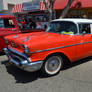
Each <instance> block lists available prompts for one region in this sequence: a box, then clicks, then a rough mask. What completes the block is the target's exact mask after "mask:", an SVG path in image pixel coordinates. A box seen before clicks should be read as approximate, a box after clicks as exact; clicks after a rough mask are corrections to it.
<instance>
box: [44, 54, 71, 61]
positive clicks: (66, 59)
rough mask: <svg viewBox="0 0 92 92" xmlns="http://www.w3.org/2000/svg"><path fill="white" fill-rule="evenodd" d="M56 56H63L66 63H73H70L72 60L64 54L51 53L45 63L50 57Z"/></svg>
mask: <svg viewBox="0 0 92 92" xmlns="http://www.w3.org/2000/svg"><path fill="white" fill-rule="evenodd" d="M54 55H60V56H62V57H63V59H64V62H65V63H71V61H70V59H69V58H68V56H66V55H65V54H64V53H62V52H53V53H50V54H48V56H47V57H46V58H45V59H44V61H46V60H47V59H48V58H49V57H51V56H54Z"/></svg>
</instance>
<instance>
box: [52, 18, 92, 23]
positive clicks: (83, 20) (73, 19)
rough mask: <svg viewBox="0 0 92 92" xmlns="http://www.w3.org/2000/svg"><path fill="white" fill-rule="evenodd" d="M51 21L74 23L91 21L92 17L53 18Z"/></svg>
mask: <svg viewBox="0 0 92 92" xmlns="http://www.w3.org/2000/svg"><path fill="white" fill-rule="evenodd" d="M53 21H71V22H74V23H92V19H80V18H64V19H55V20H53Z"/></svg>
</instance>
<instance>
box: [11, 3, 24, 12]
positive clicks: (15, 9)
mask: <svg viewBox="0 0 92 92" xmlns="http://www.w3.org/2000/svg"><path fill="white" fill-rule="evenodd" d="M11 12H12V13H17V12H23V4H16V5H15V6H14V7H13V9H12V11H11Z"/></svg>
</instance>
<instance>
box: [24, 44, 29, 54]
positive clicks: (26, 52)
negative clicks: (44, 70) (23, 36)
mask: <svg viewBox="0 0 92 92" xmlns="http://www.w3.org/2000/svg"><path fill="white" fill-rule="evenodd" d="M22 46H23V48H24V53H25V54H26V55H27V56H29V55H30V49H29V48H28V47H27V46H26V45H24V44H22Z"/></svg>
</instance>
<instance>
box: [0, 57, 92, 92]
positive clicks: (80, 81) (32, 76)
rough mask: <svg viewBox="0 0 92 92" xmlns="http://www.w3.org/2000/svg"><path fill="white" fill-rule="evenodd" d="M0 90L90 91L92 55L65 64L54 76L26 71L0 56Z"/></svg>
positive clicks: (91, 91)
mask: <svg viewBox="0 0 92 92" xmlns="http://www.w3.org/2000/svg"><path fill="white" fill-rule="evenodd" d="M0 92H92V57H88V58H86V59H83V60H79V61H77V62H75V63H72V64H69V65H66V66H65V67H64V69H63V70H62V71H61V72H60V73H59V74H58V75H56V76H53V77H45V76H42V74H40V73H39V72H35V73H28V72H24V71H23V70H20V69H18V68H16V67H14V66H11V65H10V64H9V63H8V59H7V57H6V56H5V55H1V56H0Z"/></svg>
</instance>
